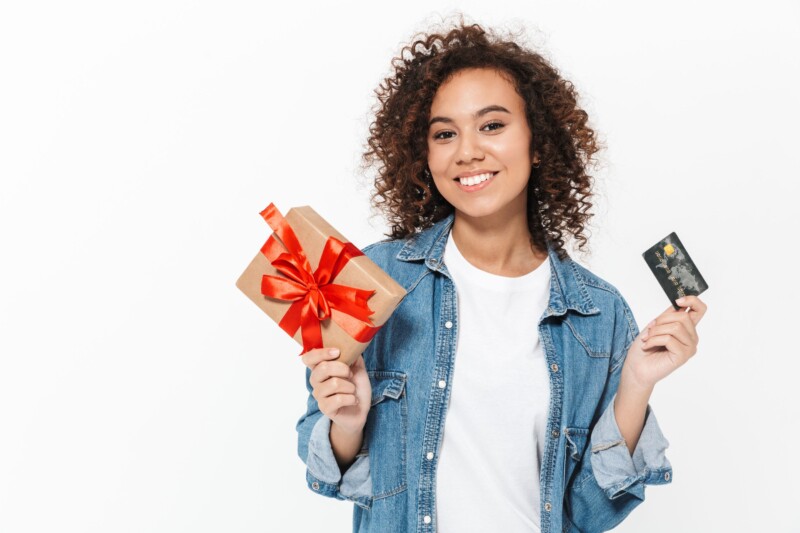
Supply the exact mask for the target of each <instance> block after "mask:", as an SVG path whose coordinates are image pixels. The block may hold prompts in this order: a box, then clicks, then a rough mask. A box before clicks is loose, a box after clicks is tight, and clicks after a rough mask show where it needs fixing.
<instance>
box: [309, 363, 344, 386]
mask: <svg viewBox="0 0 800 533" xmlns="http://www.w3.org/2000/svg"><path fill="white" fill-rule="evenodd" d="M352 375H353V373H352V371H351V370H350V367H349V366H347V364H346V363H343V362H341V361H322V362H321V363H319V364H318V365H317V366H316V367H314V370H312V371H311V376H309V378H308V381H309V383H311V386H312V387H314V388H316V387H318V386H319V384H320V383H323V382H324V381H325V380H327V379H330V378H331V377H340V378H348V379H350V377H351V376H352Z"/></svg>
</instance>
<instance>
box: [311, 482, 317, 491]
mask: <svg viewBox="0 0 800 533" xmlns="http://www.w3.org/2000/svg"><path fill="white" fill-rule="evenodd" d="M311 488H312V489H314V490H319V483H317V482H316V481H315V482H314V483H312V484H311Z"/></svg>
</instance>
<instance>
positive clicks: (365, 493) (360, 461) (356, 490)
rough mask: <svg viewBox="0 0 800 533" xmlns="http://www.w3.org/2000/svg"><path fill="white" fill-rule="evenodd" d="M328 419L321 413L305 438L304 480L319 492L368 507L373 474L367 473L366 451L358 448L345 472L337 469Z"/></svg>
mask: <svg viewBox="0 0 800 533" xmlns="http://www.w3.org/2000/svg"><path fill="white" fill-rule="evenodd" d="M330 431H331V419H330V418H328V417H327V416H325V415H322V416H321V417H320V418H319V420H317V423H316V424H314V428H313V429H312V430H311V436H310V438H309V441H308V457H307V459H306V466H307V473H306V480H307V481H308V485H309V487H310V488H311V489H312V490H314V491H315V492H318V493H320V494H324V495H325V496H331V497H334V498H337V499H340V500H350V501H352V502H354V503H356V504H358V505H361V506H362V507H364V508H366V509H369V506H370V503H371V502H370V499H371V498H372V478H371V477H370V475H369V454H368V453H367V451H366V450H361V451H360V452H359V453H358V455H356V459H355V461H354V462H353V464H352V465H350V468H348V469H347V470H346V471H345V472H344V474H342V473H341V471H340V470H339V464H338V463H337V462H336V456H334V455H333V448H331V440H330Z"/></svg>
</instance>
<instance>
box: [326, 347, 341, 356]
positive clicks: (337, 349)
mask: <svg viewBox="0 0 800 533" xmlns="http://www.w3.org/2000/svg"><path fill="white" fill-rule="evenodd" d="M328 354H329V355H339V348H331V349H330V350H328Z"/></svg>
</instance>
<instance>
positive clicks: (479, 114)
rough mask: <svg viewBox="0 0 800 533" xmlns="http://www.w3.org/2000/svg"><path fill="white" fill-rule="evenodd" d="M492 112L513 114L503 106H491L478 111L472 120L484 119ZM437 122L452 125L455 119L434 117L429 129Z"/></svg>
mask: <svg viewBox="0 0 800 533" xmlns="http://www.w3.org/2000/svg"><path fill="white" fill-rule="evenodd" d="M492 111H502V112H503V113H509V114H510V113H511V111H509V110H508V109H506V108H505V107H503V106H501V105H490V106H486V107H484V108H483V109H480V110H478V111H476V112H475V113H474V114H473V115H472V118H478V117H482V116H483V115H485V114H486V113H491V112H492ZM435 122H445V123H448V124H452V123H453V119H452V118H448V117H433V118H432V119H431V120H430V122H428V127H429V128H430V127H431V126H433V124H434V123H435Z"/></svg>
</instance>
